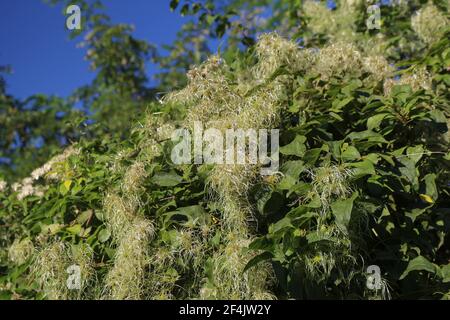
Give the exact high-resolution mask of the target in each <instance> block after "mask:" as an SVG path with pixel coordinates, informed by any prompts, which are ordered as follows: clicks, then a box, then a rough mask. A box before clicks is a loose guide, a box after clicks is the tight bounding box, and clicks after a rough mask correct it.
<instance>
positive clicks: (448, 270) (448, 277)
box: [441, 263, 450, 283]
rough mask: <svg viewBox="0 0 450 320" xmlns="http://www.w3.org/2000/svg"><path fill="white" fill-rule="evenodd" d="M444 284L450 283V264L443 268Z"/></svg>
mask: <svg viewBox="0 0 450 320" xmlns="http://www.w3.org/2000/svg"><path fill="white" fill-rule="evenodd" d="M441 276H442V282H444V283H447V282H450V263H449V264H447V265H445V266H442V267H441Z"/></svg>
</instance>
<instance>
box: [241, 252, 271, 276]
mask: <svg viewBox="0 0 450 320" xmlns="http://www.w3.org/2000/svg"><path fill="white" fill-rule="evenodd" d="M272 257H273V255H272V254H271V253H270V252H263V253H261V254H259V255H257V256H256V257H253V258H252V259H250V261H249V262H248V263H247V265H246V266H245V268H244V271H243V273H245V272H246V271H247V270H249V269H250V268H252V267H254V266H256V265H257V264H258V263H260V262H262V261H265V260H270V259H272Z"/></svg>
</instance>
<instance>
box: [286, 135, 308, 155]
mask: <svg viewBox="0 0 450 320" xmlns="http://www.w3.org/2000/svg"><path fill="white" fill-rule="evenodd" d="M305 141H306V137H304V136H296V137H295V139H294V141H292V142H291V143H289V144H288V145H285V146H283V147H281V148H280V152H281V153H282V154H284V155H293V156H299V157H301V156H303V154H304V153H305V151H306V146H305V144H304V143H305Z"/></svg>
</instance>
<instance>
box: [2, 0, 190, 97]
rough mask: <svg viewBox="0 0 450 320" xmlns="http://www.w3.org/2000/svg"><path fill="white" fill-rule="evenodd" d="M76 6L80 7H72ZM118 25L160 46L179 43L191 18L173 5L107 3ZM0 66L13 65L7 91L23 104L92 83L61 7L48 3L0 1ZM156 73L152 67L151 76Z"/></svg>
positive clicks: (142, 0)
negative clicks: (32, 97)
mask: <svg viewBox="0 0 450 320" xmlns="http://www.w3.org/2000/svg"><path fill="white" fill-rule="evenodd" d="M73 3H74V4H76V1H73ZM103 3H104V5H105V7H106V8H105V10H106V11H105V12H106V13H107V14H108V15H109V16H110V17H111V19H112V22H113V23H129V24H133V25H134V26H135V32H134V35H135V36H136V37H137V38H139V39H144V40H147V41H148V42H150V43H153V44H156V45H157V46H160V45H162V44H169V43H171V42H172V41H173V40H175V36H176V33H177V31H178V30H179V29H180V27H181V25H182V24H183V23H185V22H186V21H187V19H188V18H183V17H181V16H180V14H179V13H178V12H171V11H170V10H169V0H129V1H125V0H104V1H103ZM0 13H1V19H0V65H11V67H12V69H13V71H14V72H13V74H11V75H7V76H6V80H7V86H8V87H7V91H8V92H9V93H11V94H13V95H14V96H16V97H18V98H26V97H27V96H30V95H31V94H35V93H44V94H55V95H59V96H62V97H66V96H68V95H69V94H70V93H72V91H73V90H74V89H76V88H78V87H80V86H82V85H84V84H87V83H89V82H90V81H91V80H92V79H93V76H94V74H93V72H91V71H89V69H88V62H87V61H85V60H84V53H85V51H84V49H81V48H77V43H78V42H79V41H80V38H76V39H74V40H70V39H69V33H70V31H69V30H67V29H66V28H65V18H66V17H65V16H64V15H63V10H62V7H61V6H60V7H53V6H50V5H48V4H46V3H44V2H43V0H0ZM156 71H157V69H156V67H155V66H154V65H151V64H150V65H149V66H148V73H149V75H150V76H151V75H152V74H154V73H155V72H156Z"/></svg>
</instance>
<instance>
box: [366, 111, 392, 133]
mask: <svg viewBox="0 0 450 320" xmlns="http://www.w3.org/2000/svg"><path fill="white" fill-rule="evenodd" d="M387 115H388V113H380V114H377V115H374V116H372V117H370V118H369V119H367V129H368V130H373V129H377V128H378V127H379V126H380V124H381V122H382V121H383V119H384V118H386V116H387Z"/></svg>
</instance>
